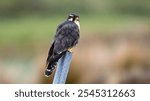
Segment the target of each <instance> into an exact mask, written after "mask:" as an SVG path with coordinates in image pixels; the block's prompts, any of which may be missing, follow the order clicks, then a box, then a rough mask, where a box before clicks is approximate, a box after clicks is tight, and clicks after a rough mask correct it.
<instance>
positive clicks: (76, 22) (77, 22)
mask: <svg viewBox="0 0 150 101" xmlns="http://www.w3.org/2000/svg"><path fill="white" fill-rule="evenodd" d="M74 23H75V24H76V25H77V26H78V28H79V29H80V23H79V21H74Z"/></svg>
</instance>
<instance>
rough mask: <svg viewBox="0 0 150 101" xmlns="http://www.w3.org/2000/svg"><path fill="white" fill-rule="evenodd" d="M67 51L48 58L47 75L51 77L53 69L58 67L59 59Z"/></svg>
mask: <svg viewBox="0 0 150 101" xmlns="http://www.w3.org/2000/svg"><path fill="white" fill-rule="evenodd" d="M65 53H66V51H64V52H62V53H61V54H55V55H52V56H51V57H50V58H49V59H48V60H47V65H46V68H47V69H46V70H45V76H46V77H49V76H50V75H51V74H52V72H53V70H54V69H55V68H56V67H57V62H58V60H59V59H60V58H61V57H62V56H63V55H65Z"/></svg>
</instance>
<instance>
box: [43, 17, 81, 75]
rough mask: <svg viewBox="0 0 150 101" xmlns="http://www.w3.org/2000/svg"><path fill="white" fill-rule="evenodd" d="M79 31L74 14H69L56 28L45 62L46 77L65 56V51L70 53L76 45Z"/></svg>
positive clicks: (77, 21)
mask: <svg viewBox="0 0 150 101" xmlns="http://www.w3.org/2000/svg"><path fill="white" fill-rule="evenodd" d="M79 30H80V24H79V16H78V15H76V14H70V15H69V16H68V18H67V20H66V21H64V22H63V23H62V24H60V25H59V26H58V28H57V30H56V34H55V37H54V41H53V43H52V45H51V47H50V49H49V53H48V57H47V61H46V68H47V69H46V70H45V76H46V77H48V76H49V75H51V74H52V72H53V70H54V69H55V67H56V66H57V62H58V60H59V59H60V58H61V57H62V56H63V55H65V53H66V52H67V51H70V52H71V49H72V47H74V46H75V45H76V44H77V43H78V40H79V37H80V35H79V32H80V31H79Z"/></svg>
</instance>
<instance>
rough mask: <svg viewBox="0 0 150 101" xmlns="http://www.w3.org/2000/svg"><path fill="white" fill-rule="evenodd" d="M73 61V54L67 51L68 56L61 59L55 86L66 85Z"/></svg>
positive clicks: (55, 77) (54, 81) (54, 82)
mask: <svg viewBox="0 0 150 101" xmlns="http://www.w3.org/2000/svg"><path fill="white" fill-rule="evenodd" d="M71 60H72V53H71V52H69V51H67V52H66V54H65V55H64V56H63V57H62V58H61V59H59V61H58V65H57V69H56V73H55V76H54V80H53V84H65V82H66V79H67V75H68V71H69V68H70V63H71Z"/></svg>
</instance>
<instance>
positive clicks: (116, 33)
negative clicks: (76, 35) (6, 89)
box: [0, 0, 150, 84]
mask: <svg viewBox="0 0 150 101" xmlns="http://www.w3.org/2000/svg"><path fill="white" fill-rule="evenodd" d="M149 5H150V1H149V0H124V1H122V0H74V1H73V0H63V1H60V0H1V1H0V83H51V82H52V80H53V76H54V73H53V75H52V76H51V77H50V78H46V77H44V70H45V67H44V66H45V61H46V58H47V53H48V50H49V47H50V45H51V42H52V40H53V36H54V34H55V30H56V28H57V26H58V24H60V23H61V22H63V21H64V20H65V19H66V18H67V16H68V15H69V14H70V13H77V14H79V15H80V24H81V32H80V34H81V35H80V36H81V38H80V42H79V44H78V45H77V47H76V48H75V49H74V53H73V60H72V64H71V68H70V71H69V75H68V79H67V83H91V84H92V83H150V6H149Z"/></svg>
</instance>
